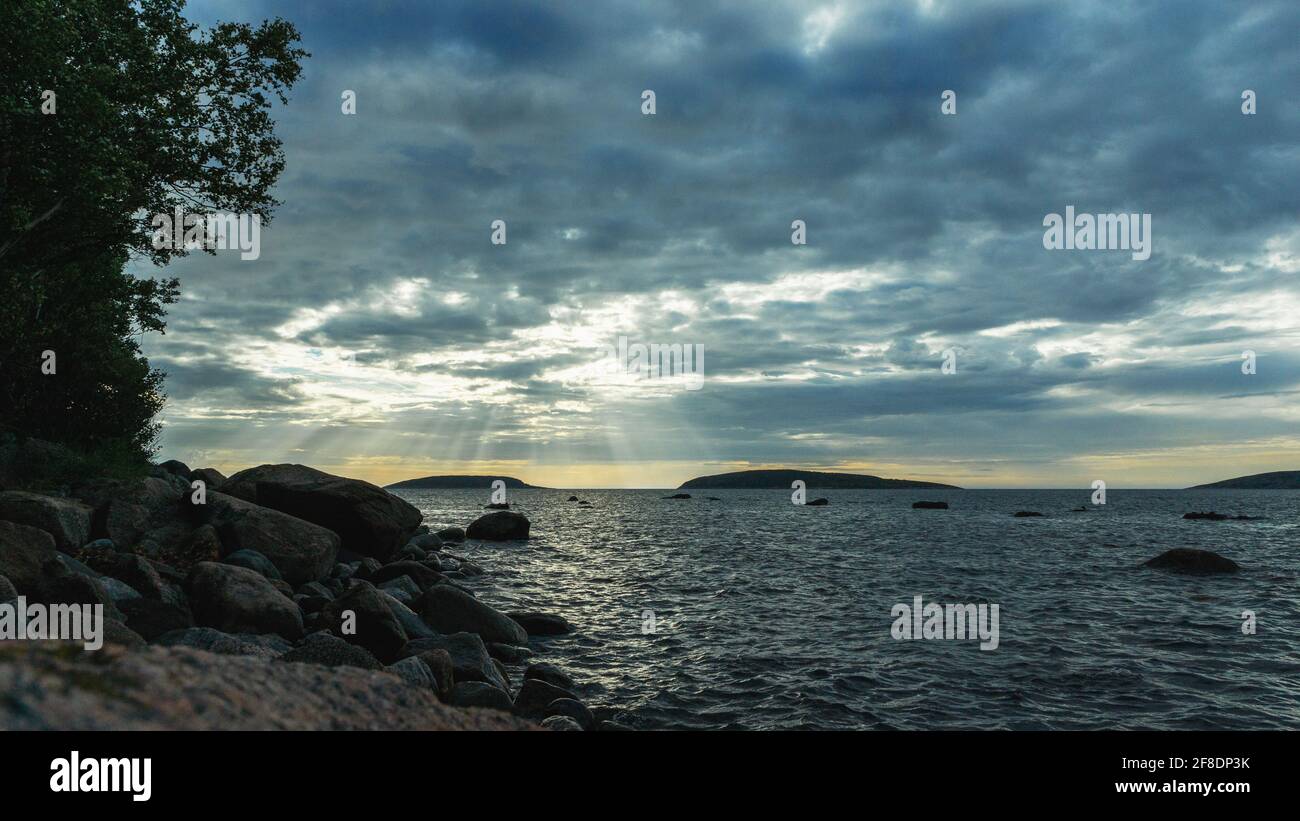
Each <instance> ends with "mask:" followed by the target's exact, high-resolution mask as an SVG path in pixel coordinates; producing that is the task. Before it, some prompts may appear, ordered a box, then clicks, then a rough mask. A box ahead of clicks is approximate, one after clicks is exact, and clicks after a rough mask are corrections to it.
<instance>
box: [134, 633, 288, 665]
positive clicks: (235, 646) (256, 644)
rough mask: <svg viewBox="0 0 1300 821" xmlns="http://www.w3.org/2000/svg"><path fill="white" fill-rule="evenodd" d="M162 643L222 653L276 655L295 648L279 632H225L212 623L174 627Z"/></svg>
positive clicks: (160, 641)
mask: <svg viewBox="0 0 1300 821" xmlns="http://www.w3.org/2000/svg"><path fill="white" fill-rule="evenodd" d="M156 643H157V644H158V645H159V646H161V647H192V648H194V649H196V650H205V651H207V652H209V653H217V654H220V655H223V656H257V657H258V658H263V659H268V660H270V659H274V658H278V657H280V656H283V655H284V654H285V653H288V652H289V651H290V650H292V649H293V645H292V644H290V643H289V642H288V641H286V640H285V639H283V638H282V637H280V636H276V635H254V634H250V633H237V634H233V635H232V634H230V633H223V632H221V631H220V630H214V629H212V628H211V627H189V628H186V629H184V630H172V631H171V632H168V633H164V634H163V635H161V636H159V637H158V639H157V642H156Z"/></svg>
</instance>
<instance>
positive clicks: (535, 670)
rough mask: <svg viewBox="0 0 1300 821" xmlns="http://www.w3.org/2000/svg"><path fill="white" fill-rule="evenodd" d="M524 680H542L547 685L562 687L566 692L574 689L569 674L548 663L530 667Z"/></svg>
mask: <svg viewBox="0 0 1300 821" xmlns="http://www.w3.org/2000/svg"><path fill="white" fill-rule="evenodd" d="M524 678H525V679H530V678H535V679H540V680H542V681H544V682H546V683H547V684H553V685H555V686H556V687H561V688H563V689H565V690H573V689H574V683H573V678H572V677H571V676H570V675H569V674H568V673H566V672H564V671H563V670H561V669H560V668H558V667H556V666H555V665H554V664H548V663H546V662H541V663H538V664H530V665H528V669H527V670H525V671H524Z"/></svg>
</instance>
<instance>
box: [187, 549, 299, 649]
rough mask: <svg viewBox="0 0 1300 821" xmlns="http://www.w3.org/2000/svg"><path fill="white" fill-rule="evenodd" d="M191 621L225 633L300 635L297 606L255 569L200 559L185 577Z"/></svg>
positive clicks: (287, 636) (294, 636) (296, 636)
mask: <svg viewBox="0 0 1300 821" xmlns="http://www.w3.org/2000/svg"><path fill="white" fill-rule="evenodd" d="M185 587H186V590H187V592H188V593H189V596H190V606H191V608H192V609H193V611H194V621H195V622H196V623H197V624H199V625H202V626H204V627H215V628H216V629H218V630H221V631H223V632H226V633H278V634H279V635H281V636H284V637H285V638H287V639H290V640H296V639H299V638H301V637H302V634H303V630H302V612H301V611H300V610H299V609H298V605H296V604H294V603H293V601H291V600H290V599H287V598H285V596H284V594H283V593H281V592H280V591H279V590H276V589H275V586H274V585H272V584H271V582H270V581H268V580H267V579H266V577H265V576H262V575H261V574H260V573H257V572H256V571H253V570H249V569H248V568H246V567H236V566H234V565H229V564H217V563H215V562H201V563H199V564H197V565H195V566H194V569H193V570H191V571H190V575H189V577H188V578H187V579H186V580H185Z"/></svg>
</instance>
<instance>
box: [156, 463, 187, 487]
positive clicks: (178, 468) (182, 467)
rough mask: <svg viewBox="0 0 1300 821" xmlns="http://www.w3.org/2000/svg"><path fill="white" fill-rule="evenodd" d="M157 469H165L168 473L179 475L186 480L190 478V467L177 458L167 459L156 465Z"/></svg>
mask: <svg viewBox="0 0 1300 821" xmlns="http://www.w3.org/2000/svg"><path fill="white" fill-rule="evenodd" d="M158 469H159V470H165V471H167V472H168V473H171V474H174V475H176V476H179V477H181V478H182V479H184V480H185V481H186V482H188V481H189V480H190V467H189V465H187V464H185V463H184V462H182V461H180V460H178V459H168V460H167V461H166V462H162V463H160V464H159V465H158Z"/></svg>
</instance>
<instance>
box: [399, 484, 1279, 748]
mask: <svg viewBox="0 0 1300 821" xmlns="http://www.w3.org/2000/svg"><path fill="white" fill-rule="evenodd" d="M669 492H670V491H628V490H596V491H568V490H565V491H550V490H512V491H510V501H511V502H512V503H513V504H514V507H515V509H517V510H519V511H521V512H523V513H524V514H526V515H527V516H528V517H529V519H531V520H532V534H533V539H532V540H531V541H530V542H528V543H505V544H491V543H475V542H469V543H466V544H465V545H463V546H461V547H460V548H459V550H458V549H457V548H454V547H453V548H451V549H452V551H453V552H457V553H460V554H463V555H466V556H468V557H470V558H472V559H473V560H474V561H476V562H478V563H479V564H481V565H482V566H483V567H484V568H485V569H486V570H487V575H485V576H483V577H481V578H477V579H472V580H470V581H469V582H468V584H469V585H470V586H472V587H473V588H474V589H475V590H476V591H478V593H479V595H480V597H481V598H482V599H483V600H484V601H486V602H488V603H490V604H493V605H495V606H497V607H499V608H501V609H516V608H529V609H535V610H542V611H551V612H556V613H559V614H561V615H563V616H565V617H566V618H568V619H569V620H570V621H572V622H573V623H574V624H575V625H577V626H578V627H579V632H578V633H577V634H575V635H571V636H564V637H557V638H551V639H544V640H538V639H534V641H533V648H534V650H535V651H537V653H538V656H537V659H538V660H545V661H552V662H555V663H557V664H559V665H560V666H562V667H564V668H565V669H567V670H568V671H569V672H571V673H572V674H573V675H574V678H575V679H577V680H578V681H579V683H581V684H582V685H583V688H582V689H583V691H584V692H583V697H584V699H585V700H586V701H587V702H588V703H590V704H593V705H600V704H608V705H611V706H618V707H622V708H625V709H626V710H628V711H629V714H630V715H629V717H628V720H629V722H630V723H633V724H635V725H637V726H641V727H692V728H907V729H982V728H1015V729H1052V728H1168V729H1209V728H1223V729H1236V728H1242V729H1246V728H1289V729H1296V728H1300V653H1297V651H1298V650H1300V602H1298V598H1300V589H1298V588H1297V584H1296V581H1297V572H1296V571H1297V568H1298V567H1300V493H1296V492H1289V491H1123V490H1118V491H1117V490H1111V491H1110V492H1109V494H1108V498H1107V502H1108V504H1107V505H1105V507H1103V508H1098V509H1095V510H1094V511H1092V512H1088V513H1072V512H1070V509H1071V508H1074V507H1079V506H1080V505H1087V504H1088V501H1089V499H1088V497H1089V495H1090V491H1089V490H1088V489H1081V490H1078V491H1058V490H1049V491H1032V490H1031V491H971V490H966V491H958V490H902V491H874V490H862V491H818V492H817V494H816V495H819V496H827V497H829V498H830V500H831V504H830V505H829V506H828V507H819V508H808V507H796V506H794V505H792V504H791V503H790V495H789V491H780V490H772V491H757V490H711V491H698V492H695V494H694V495H695V498H693V499H690V500H682V501H677V500H665V499H663V498H661V497H663V496H665V495H668V493H669ZM399 493H400V495H402V496H403V497H404V498H406V499H408V500H410V501H411V502H412V503H413V504H415V505H416V506H417V507H419V508H420V509H421V511H422V512H423V513H424V515H425V521H426V523H427V524H429V525H430V526H431V527H433V528H434V529H438V528H441V527H445V526H448V525H459V526H462V527H463V526H465V525H467V524H468V523H469V522H470V521H472V520H473V519H474V518H475V517H477V516H478V515H481V514H482V513H483V512H484V511H483V510H482V506H483V505H484V504H486V502H487V501H488V498H487V497H488V493H489V491H488V489H487V488H484V489H483V490H482V491H465V490H455V491H427V492H426V491H400V492H399ZM574 493H576V495H578V496H580V497H581V498H583V499H588V500H590V501H591V502H592V506H591V507H580V506H578V504H577V503H576V502H568V501H566V500H567V499H568V497H569V496H570V495H571V494H574ZM705 496H717V497H720V499H721V501H708V500H706V499H705V498H704V497H705ZM918 499H935V500H944V501H948V502H949V503H950V505H951V509H949V510H946V511H945V510H912V509H911V503H912V502H913V501H916V500H918ZM1017 510H1037V511H1041V512H1042V513H1044V514H1045V515H1044V517H1043V518H1020V519H1017V518H1012V516H1011V514H1012V513H1013V512H1015V511H1017ZM1192 510H1217V511H1218V512H1220V513H1228V514H1234V515H1235V514H1249V515H1251V516H1262V517H1265V518H1263V519H1260V520H1256V521H1240V522H1237V521H1226V522H1207V521H1185V520H1183V519H1182V518H1181V516H1182V514H1183V513H1184V512H1187V511H1192ZM1172 547H1198V548H1203V549H1209V550H1214V551H1216V552H1219V553H1222V554H1224V555H1226V556H1228V557H1229V558H1232V559H1234V560H1236V561H1238V562H1239V563H1240V564H1241V565H1242V568H1243V572H1241V573H1238V574H1236V575H1232V576H1212V577H1188V576H1178V575H1173V574H1169V573H1165V572H1160V571H1154V570H1149V569H1146V568H1143V567H1141V564H1142V562H1144V561H1145V560H1147V559H1149V558H1151V557H1153V556H1155V555H1157V554H1159V553H1161V552H1163V551H1164V550H1167V549H1169V548H1172ZM916 595H921V596H923V597H924V599H925V600H926V601H933V602H956V603H975V602H988V603H996V604H998V605H999V606H1000V616H1001V618H1000V633H1001V635H1000V644H999V646H998V648H997V649H996V650H994V651H991V652H981V651H980V649H979V647H978V642H961V641H952V642H949V641H896V640H894V639H893V638H891V636H890V625H891V623H892V619H891V617H890V610H891V608H892V607H893V606H894V605H895V604H899V603H910V602H911V601H912V598H913V596H916ZM1243 610H1253V611H1255V613H1256V614H1257V619H1258V633H1257V634H1256V635H1253V636H1248V635H1243V634H1242V631H1241V624H1242V621H1241V613H1242V611H1243ZM646 611H651V612H652V613H653V617H654V618H653V621H654V628H655V632H653V633H646V632H643V624H645V623H646V622H645V616H646ZM514 672H515V675H514V679H515V682H516V685H517V684H518V675H517V673H518V670H517V669H516V670H515V671H514Z"/></svg>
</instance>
